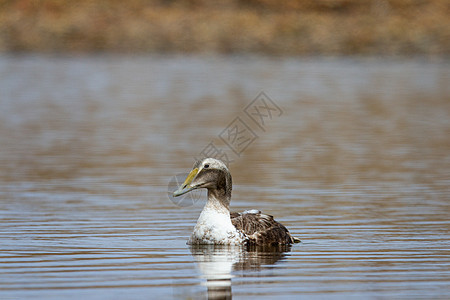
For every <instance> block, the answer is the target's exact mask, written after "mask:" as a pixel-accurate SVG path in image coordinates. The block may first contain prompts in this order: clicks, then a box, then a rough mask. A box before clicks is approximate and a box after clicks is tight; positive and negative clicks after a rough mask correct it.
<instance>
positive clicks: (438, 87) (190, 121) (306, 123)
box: [0, 56, 450, 299]
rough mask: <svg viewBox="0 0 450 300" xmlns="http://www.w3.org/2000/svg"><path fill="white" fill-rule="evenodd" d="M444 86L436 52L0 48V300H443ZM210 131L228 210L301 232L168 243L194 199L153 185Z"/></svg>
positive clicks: (446, 270)
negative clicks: (271, 238)
mask: <svg viewBox="0 0 450 300" xmlns="http://www.w3.org/2000/svg"><path fill="white" fill-rule="evenodd" d="M449 82H450V71H449V64H448V62H446V61H436V62H430V61H421V60H415V61H411V60H408V61H401V60H382V59H330V58H328V59H327V58H315V59H291V58H285V59H267V58H261V57H177V56H174V57H163V56H161V57H160V56H148V57H130V56H105V57H104V56H90V57H36V56H2V57H0V91H1V94H0V145H1V147H0V244H1V247H0V258H1V259H0V270H1V272H0V297H1V298H2V299H23V298H31V297H33V298H40V299H51V298H54V299H60V298H63V297H64V298H69V299H70V298H76V299H79V298H80V297H85V298H89V299H105V298H108V299H123V298H175V299H177V298H186V299H187V298H208V297H209V298H214V297H216V298H221V297H222V296H227V295H228V296H229V295H230V294H232V297H233V298H235V299H240V298H246V299H247V298H258V299H260V298H275V297H283V298H292V299H294V298H295V299H298V298H305V299H311V298H313V299H314V298H320V299H324V298H326V299H328V298H358V299H360V298H426V299H430V298H442V299H444V298H447V297H448V296H449V294H450V242H449V239H450V233H449V230H450V221H449V217H448V216H449V213H450V205H449V196H448V195H449V192H450V190H449V186H450V139H449V138H448V137H449V136H450V85H449V84H448V83H449ZM260 92H264V93H265V95H266V96H267V97H269V98H270V99H271V100H272V101H273V103H275V104H276V105H277V106H278V108H279V109H280V111H274V114H273V115H272V116H271V117H270V118H268V117H266V118H265V119H264V120H265V124H264V126H258V124H257V123H256V122H255V121H254V120H252V119H251V117H250V116H251V114H249V115H248V114H246V113H245V108H246V107H247V106H249V105H251V103H252V101H253V100H254V99H255V97H257V96H258V95H259V94H260ZM255 103H256V104H258V103H257V102H253V104H255ZM259 104H261V103H259ZM252 107H253V106H250V109H251V108H252ZM260 109H261V112H265V114H266V115H267V113H268V111H267V110H264V108H262V107H260ZM275 112H277V113H276V114H275ZM236 117H239V120H241V121H242V123H244V124H246V125H247V126H248V127H249V128H250V129H251V132H253V134H254V136H256V138H255V139H254V141H253V142H252V143H251V144H250V145H249V146H248V147H247V148H246V149H245V150H243V151H242V152H240V153H239V155H238V154H236V153H235V152H233V151H232V149H231V148H230V147H229V146H228V145H227V144H226V143H225V142H224V140H222V139H221V138H220V137H221V136H222V137H224V136H225V137H226V133H227V131H225V135H224V134H222V135H221V133H222V132H224V130H225V129H227V128H228V129H230V128H231V127H230V126H229V125H231V124H233V123H232V122H233V121H234V120H235V118H236ZM255 117H256V116H255ZM256 120H258V119H256ZM259 125H261V124H259ZM210 143H212V144H213V145H214V146H216V148H217V149H219V150H220V151H221V153H222V154H223V153H225V154H226V155H227V157H228V158H229V159H231V160H233V161H232V162H231V163H230V169H231V172H232V175H233V182H234V189H233V200H232V208H233V209H234V210H245V209H251V208H257V209H260V210H263V211H264V212H266V213H269V214H272V215H274V216H275V217H276V219H277V220H279V221H281V222H282V223H283V224H285V225H286V226H287V227H288V228H289V229H290V231H291V232H292V233H293V234H294V235H295V236H297V237H299V238H301V240H302V243H301V244H297V245H294V246H293V247H292V248H290V249H282V250H283V251H272V250H270V249H259V250H258V251H256V250H255V251H243V250H242V249H234V248H233V249H228V248H225V249H223V248H214V247H213V248H210V247H206V248H195V249H192V248H189V247H188V246H187V245H186V240H187V238H188V236H189V234H190V232H191V231H192V228H193V226H194V224H195V221H196V219H197V217H198V215H199V213H200V210H201V208H202V206H203V204H204V196H205V194H204V193H203V194H202V197H203V198H202V199H200V200H198V201H196V202H195V205H193V206H187V207H179V206H177V205H175V204H174V203H172V202H171V200H170V199H169V197H168V196H167V189H168V187H167V186H168V183H169V182H170V180H171V178H172V176H174V175H176V174H180V173H186V172H188V171H189V170H190V168H191V167H192V164H193V161H194V157H201V153H202V152H205V149H208V148H207V147H208V145H210ZM210 150H211V149H210ZM235 150H236V149H235ZM238 150H239V149H238Z"/></svg>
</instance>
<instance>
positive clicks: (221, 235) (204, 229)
mask: <svg viewBox="0 0 450 300" xmlns="http://www.w3.org/2000/svg"><path fill="white" fill-rule="evenodd" d="M245 240H246V238H245V236H244V234H242V233H241V232H239V231H237V230H236V227H234V226H233V224H231V219H230V213H229V212H218V211H216V210H214V209H208V208H207V207H205V209H203V211H202V213H201V214H200V217H199V218H198V221H197V225H195V228H194V232H193V233H192V235H191V238H190V239H189V241H188V244H221V245H240V244H242V243H243V242H244V241H245Z"/></svg>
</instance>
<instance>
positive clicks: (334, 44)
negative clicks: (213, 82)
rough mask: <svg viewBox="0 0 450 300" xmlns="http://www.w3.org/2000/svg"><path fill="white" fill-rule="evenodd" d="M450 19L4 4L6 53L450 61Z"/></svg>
mask: <svg viewBox="0 0 450 300" xmlns="http://www.w3.org/2000/svg"><path fill="white" fill-rule="evenodd" d="M123 3H126V4H123ZM449 15H450V2H448V1H447V0H435V1H425V0H317V1H292V0H291V1H283V4H280V3H278V2H277V1H275V0H259V1H256V0H253V1H252V0H247V1H243V0H241V1H237V0H223V1H196V0H191V1H177V0H174V1H162V0H161V1H156V0H151V1H144V0H130V1H126V2H123V1H117V0H98V1H88V0H80V1H59V0H41V1H32V0H22V1H0V52H17V51H20V52H51V53H58V52H61V53H64V52H74V53H84V52H118V53H121V52H125V53H130V52H134V53H135V52H139V53H147V52H151V53H226V54H229V53H258V54H265V55H353V54H358V55H425V56H448V55H449V54H450V18H449V17H448V16H449Z"/></svg>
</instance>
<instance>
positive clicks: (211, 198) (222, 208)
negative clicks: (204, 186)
mask: <svg viewBox="0 0 450 300" xmlns="http://www.w3.org/2000/svg"><path fill="white" fill-rule="evenodd" d="M204 209H205V210H213V211H216V212H218V213H223V214H228V215H229V214H230V197H229V196H228V195H227V194H226V193H224V192H223V191H221V190H217V189H208V201H207V202H206V205H205V208H204Z"/></svg>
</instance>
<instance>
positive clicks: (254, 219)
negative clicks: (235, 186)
mask: <svg viewBox="0 0 450 300" xmlns="http://www.w3.org/2000/svg"><path fill="white" fill-rule="evenodd" d="M200 188H206V189H207V190H208V201H207V202H206V205H205V207H204V208H203V211H202V212H201V214H200V217H199V218H198V221H197V224H196V225H195V228H194V231H193V233H192V235H191V237H190V238H189V241H188V244H190V245H199V244H221V245H248V246H251V245H256V246H265V245H274V246H275V245H290V244H293V243H297V242H300V240H299V239H297V238H294V237H292V236H291V234H290V233H289V231H288V230H287V229H286V227H284V226H283V225H282V224H280V223H278V222H277V221H275V220H274V219H273V217H272V216H270V215H266V214H263V213H261V212H260V211H259V210H247V211H244V212H242V213H230V209H229V207H230V200H231V188H232V182H231V174H230V171H228V168H227V166H226V165H225V164H224V163H223V162H222V161H220V160H218V159H215V158H205V159H203V160H201V161H197V162H196V163H195V164H194V167H193V169H192V171H191V172H190V173H189V175H188V177H187V178H186V180H185V181H184V183H183V184H182V185H181V186H180V187H179V188H178V189H177V190H176V191H175V192H174V193H173V195H174V197H177V196H181V195H183V194H186V193H188V192H190V191H192V190H195V189H200Z"/></svg>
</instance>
